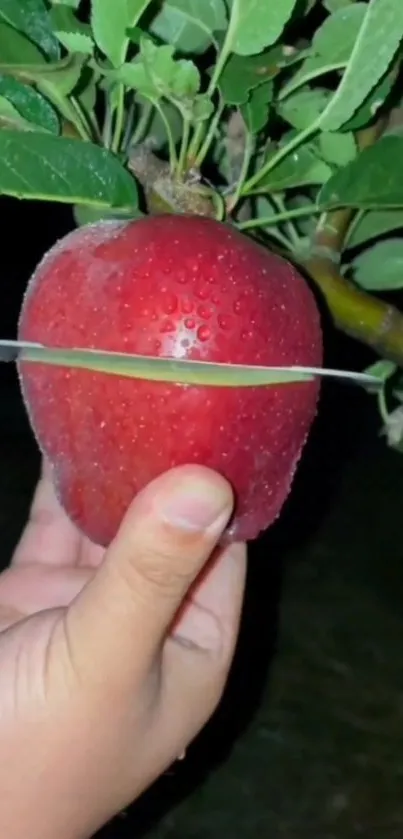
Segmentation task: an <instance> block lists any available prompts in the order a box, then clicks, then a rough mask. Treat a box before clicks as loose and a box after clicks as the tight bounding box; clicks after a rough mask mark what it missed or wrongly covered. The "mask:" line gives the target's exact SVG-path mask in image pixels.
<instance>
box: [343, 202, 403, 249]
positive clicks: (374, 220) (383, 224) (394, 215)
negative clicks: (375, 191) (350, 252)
mask: <svg viewBox="0 0 403 839" xmlns="http://www.w3.org/2000/svg"><path fill="white" fill-rule="evenodd" d="M400 227H401V228H402V229H403V210H374V211H373V212H369V213H364V214H363V215H362V216H361V218H360V219H359V221H358V222H357V224H355V225H354V227H353V229H352V232H351V235H350V236H349V238H348V241H347V247H348V248H356V247H358V246H359V245H362V244H363V243H364V242H368V241H370V240H371V239H377V238H379V237H380V236H382V235H383V234H384V233H389V232H390V231H391V230H398V229H399V228H400Z"/></svg>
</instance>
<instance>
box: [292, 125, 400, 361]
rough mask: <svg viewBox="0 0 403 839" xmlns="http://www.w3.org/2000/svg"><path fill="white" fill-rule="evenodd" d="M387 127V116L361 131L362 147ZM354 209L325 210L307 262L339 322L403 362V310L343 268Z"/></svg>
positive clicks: (341, 327) (385, 353) (351, 334)
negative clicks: (352, 279) (360, 284)
mask: <svg viewBox="0 0 403 839" xmlns="http://www.w3.org/2000/svg"><path fill="white" fill-rule="evenodd" d="M385 127H386V121H385V119H384V118H383V119H381V120H378V121H377V122H376V123H375V124H374V125H373V126H371V127H370V128H367V129H364V130H363V131H361V132H359V133H358V135H357V143H358V147H359V149H360V150H361V151H362V150H363V149H364V148H367V147H368V146H370V145H372V144H373V143H375V142H376V141H377V140H378V139H379V137H380V136H381V135H382V133H383V131H384V130H385ZM352 216H353V210H350V209H349V208H347V209H342V210H334V211H331V212H326V213H324V214H323V215H322V216H321V218H320V219H319V221H318V224H317V227H316V230H315V233H314V236H313V238H312V246H311V252H310V255H309V257H308V258H307V259H305V260H304V261H303V265H304V267H305V268H306V270H307V271H308V273H309V274H310V276H311V277H312V280H313V281H314V283H315V284H316V285H317V287H318V288H319V289H320V291H321V292H322V294H323V296H324V298H325V300H326V303H327V305H328V307H329V310H330V312H331V314H332V316H333V320H334V322H335V324H336V326H337V327H338V328H339V329H341V330H342V331H343V332H345V333H346V334H347V335H350V336H351V337H352V338H355V339H356V340H358V341H361V342H362V343H364V344H367V345H368V346H370V347H372V348H373V349H374V350H376V351H377V353H379V355H381V356H382V357H383V358H387V359H389V360H391V361H394V362H396V363H397V364H398V365H399V366H403V314H402V313H401V312H400V311H399V310H398V309H397V308H396V307H395V306H391V305H390V304H388V303H385V301H383V300H380V299H379V298H376V297H373V296H372V295H370V294H368V293H367V292H365V291H363V290H361V289H360V288H358V287H357V286H355V285H354V284H353V283H352V282H350V281H349V280H348V279H346V278H345V277H343V275H342V274H341V272H340V268H339V265H340V254H341V251H342V249H343V244H344V240H345V237H346V234H347V231H348V229H349V226H350V222H351V219H352Z"/></svg>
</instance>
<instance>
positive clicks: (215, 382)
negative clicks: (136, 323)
mask: <svg viewBox="0 0 403 839" xmlns="http://www.w3.org/2000/svg"><path fill="white" fill-rule="evenodd" d="M0 360H1V361H16V360H18V361H20V362H22V361H23V362H24V363H25V362H33V363H38V362H40V363H41V364H51V365H52V364H53V365H57V366H60V367H72V368H81V369H85V370H94V371H97V372H100V373H109V374H110V375H114V376H128V377H130V378H134V379H146V380H148V381H157V382H177V383H183V384H194V385H210V386H212V387H256V386H264V387H265V386H267V385H274V384H276V385H277V384H290V383H291V382H301V381H309V380H311V379H312V378H315V377H316V376H324V377H329V378H335V379H340V380H341V381H343V380H344V381H348V382H354V383H356V384H361V385H368V384H371V385H375V386H376V385H378V386H379V387H381V382H380V380H379V379H378V378H377V377H376V376H369V375H368V374H365V373H355V372H354V371H350V370H332V369H328V368H324V367H297V366H293V367H291V366H290V367H259V366H257V365H256V366H253V365H250V366H248V365H246V364H222V363H218V364H215V363H213V362H211V361H187V360H185V359H178V360H177V359H172V358H154V357H150V356H145V355H134V354H129V353H118V352H106V351H100V350H92V349H89V350H88V349H84V348H82V349H81V348H77V349H64V348H63V349H61V348H59V347H57V348H56V347H46V346H44V345H43V344H36V343H35V344H34V343H29V342H27V341H7V340H6V341H4V340H2V341H0Z"/></svg>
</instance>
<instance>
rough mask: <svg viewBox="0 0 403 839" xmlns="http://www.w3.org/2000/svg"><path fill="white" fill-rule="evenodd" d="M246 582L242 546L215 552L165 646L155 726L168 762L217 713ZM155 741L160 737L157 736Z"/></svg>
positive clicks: (244, 547) (230, 659)
mask: <svg viewBox="0 0 403 839" xmlns="http://www.w3.org/2000/svg"><path fill="white" fill-rule="evenodd" d="M245 578H246V546H245V545H241V544H236V545H229V546H228V547H226V548H225V549H224V550H223V551H221V552H219V553H218V555H217V556H216V558H215V559H214V561H213V562H212V563H211V565H210V566H209V568H208V572H207V573H206V574H205V575H204V574H203V579H202V581H201V582H200V583H199V581H197V582H196V584H195V586H194V590H193V592H192V594H191V596H190V599H189V602H188V603H187V604H186V606H185V608H184V609H183V612H182V614H181V617H180V619H179V621H178V622H177V624H176V626H175V632H174V635H173V637H172V639H170V640H169V641H168V642H167V644H166V645H165V649H164V653H163V661H162V674H161V699H160V703H159V708H160V710H161V717H160V720H159V726H161V737H162V732H165V741H166V738H167V735H168V736H169V733H171V734H172V737H171V743H170V744H168V743H165V745H166V748H169V750H170V752H171V759H172V760H174V759H175V758H176V757H177V756H178V753H177V750H178V743H179V745H180V748H181V749H186V747H187V745H188V744H189V742H190V741H191V740H192V739H193V738H194V737H195V735H196V734H197V732H198V731H200V729H201V728H202V727H203V726H204V725H205V723H206V722H207V720H208V719H209V718H210V717H211V715H212V714H213V712H214V710H215V709H216V707H217V705H218V703H219V701H220V699H221V696H222V693H223V691H224V687H225V684H226V682H227V678H228V672H229V670H230V667H231V663H232V660H233V654H234V648H235V645H236V641H237V637H238V632H239V623H240V617H241V612H242V603H243V596H244V589H245ZM156 736H157V740H158V737H159V732H157V734H156Z"/></svg>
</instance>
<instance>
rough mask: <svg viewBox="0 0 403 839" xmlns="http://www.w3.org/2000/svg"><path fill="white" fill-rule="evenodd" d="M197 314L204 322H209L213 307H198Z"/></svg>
mask: <svg viewBox="0 0 403 839" xmlns="http://www.w3.org/2000/svg"><path fill="white" fill-rule="evenodd" d="M197 314H198V315H199V317H200V318H202V319H203V320H208V319H209V318H211V316H212V314H213V310H212V308H211V306H206V305H204V306H203V305H201V306H198V307H197Z"/></svg>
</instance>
